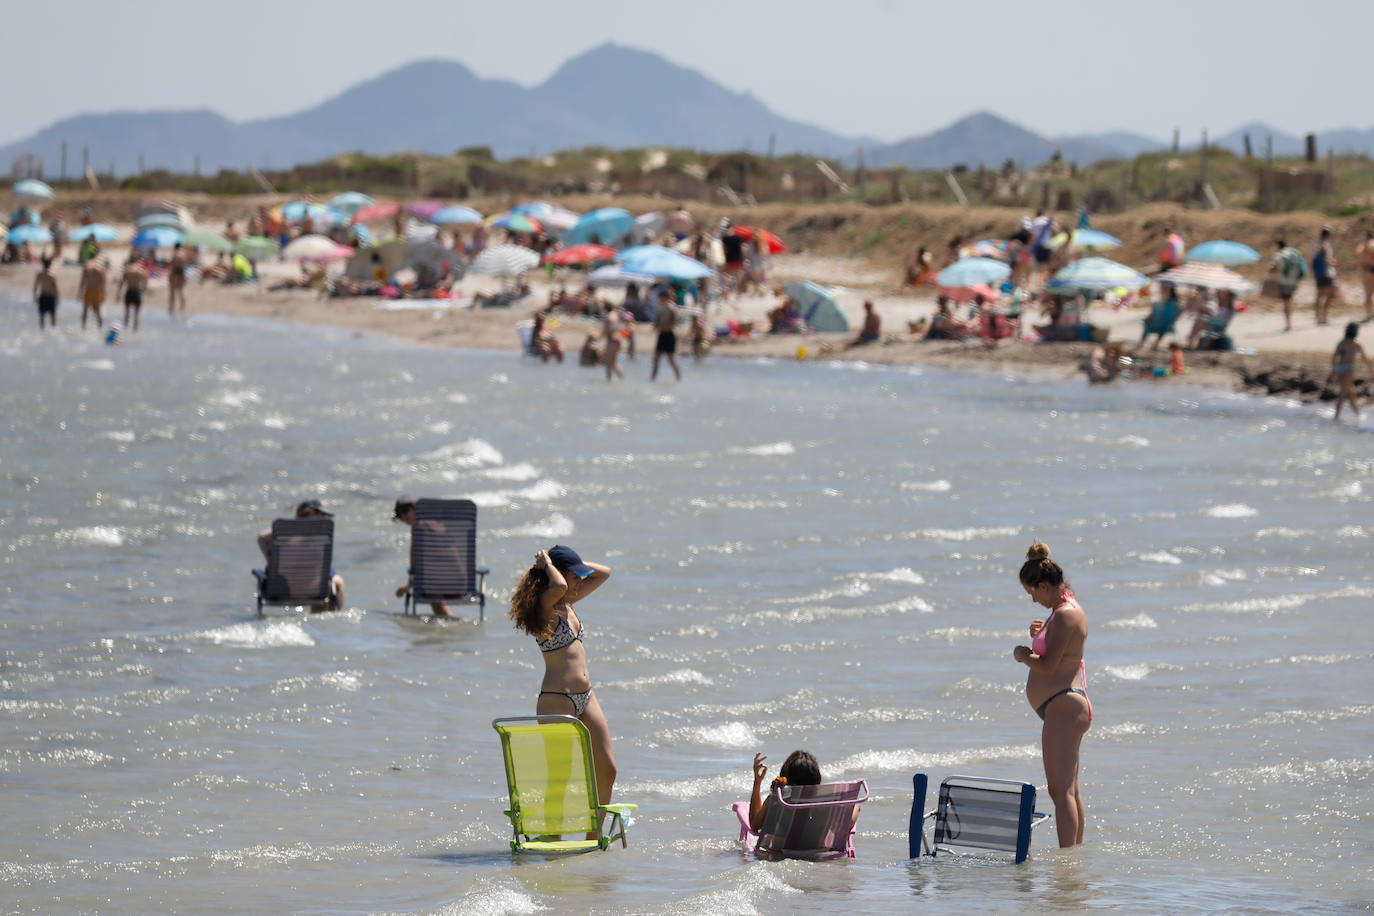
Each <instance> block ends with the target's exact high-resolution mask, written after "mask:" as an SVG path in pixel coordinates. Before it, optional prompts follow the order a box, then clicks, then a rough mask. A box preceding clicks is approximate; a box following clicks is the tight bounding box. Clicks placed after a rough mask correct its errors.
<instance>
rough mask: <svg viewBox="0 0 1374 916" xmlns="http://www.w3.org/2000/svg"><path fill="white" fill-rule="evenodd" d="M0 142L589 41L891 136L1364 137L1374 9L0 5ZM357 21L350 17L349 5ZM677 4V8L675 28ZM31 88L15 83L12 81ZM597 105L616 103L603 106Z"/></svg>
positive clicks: (509, 64)
mask: <svg viewBox="0 0 1374 916" xmlns="http://www.w3.org/2000/svg"><path fill="white" fill-rule="evenodd" d="M5 5H6V11H5V14H4V18H5V33H6V34H5V39H4V49H5V50H4V54H5V58H6V64H7V67H6V80H5V89H4V90H3V95H0V112H3V117H0V143H8V142H10V141H13V140H16V139H19V138H21V137H24V136H28V135H29V134H30V133H32V132H33V131H35V130H37V129H39V128H41V127H44V126H46V125H47V124H49V123H51V122H53V121H55V120H58V119H59V118H62V117H66V116H69V115H73V114H78V113H85V112H108V111H113V110H127V109H165V108H202V107H206V108H211V109H214V110H216V111H219V112H220V113H222V114H224V115H227V116H228V117H231V118H234V119H236V120H243V119H247V118H254V117H260V116H264V115H276V114H285V113H288V112H291V111H295V110H298V109H301V108H304V107H308V106H310V105H313V104H315V103H317V102H320V101H322V100H324V99H326V98H328V97H330V96H332V95H335V94H337V93H338V92H340V91H341V90H343V89H345V88H346V87H348V86H349V85H352V84H353V83H356V82H358V81H361V80H364V79H367V78H370V77H372V76H376V75H377V74H379V73H382V72H384V71H386V70H388V69H390V68H392V67H395V66H397V65H400V64H403V63H407V62H409V61H412V60H416V59H418V58H429V57H441V58H448V59H453V60H459V61H462V62H463V63H465V64H467V65H468V66H469V67H471V68H472V69H473V70H474V71H476V72H477V73H478V75H480V76H484V77H500V78H504V79H510V80H514V81H515V82H518V83H521V84H524V85H534V84H536V83H538V82H540V81H542V80H543V79H545V78H546V77H548V76H549V75H550V74H552V72H553V71H554V70H555V69H557V67H558V66H559V65H560V64H561V63H563V61H565V60H567V59H568V58H569V57H571V56H573V55H576V54H578V53H580V52H582V51H585V50H587V49H589V48H592V47H595V46H596V45H598V44H601V43H603V42H606V41H615V42H618V43H621V44H626V45H630V46H633V47H637V48H642V49H645V50H651V51H654V52H656V53H658V54H661V55H662V56H664V57H666V58H668V59H669V60H672V61H674V62H676V63H678V64H681V65H683V66H687V67H690V68H692V69H695V70H699V71H701V72H702V73H705V74H707V75H708V76H710V77H712V78H713V79H715V80H717V81H719V82H721V83H724V84H726V85H728V86H730V87H732V88H734V89H737V90H740V91H748V92H751V93H753V94H754V95H755V96H756V97H758V98H759V99H761V100H762V101H763V102H764V103H765V104H767V105H768V106H770V107H771V108H773V109H774V110H775V111H777V112H779V113H780V114H783V115H786V116H787V117H790V118H794V119H797V120H802V121H807V122H811V123H814V124H817V125H820V126H822V127H825V128H828V129H830V130H834V131H837V132H841V133H846V134H855V135H861V134H862V135H869V136H873V137H876V138H878V139H881V140H897V139H901V138H903V137H908V136H912V135H914V134H921V133H926V132H928V131H930V130H932V129H936V128H939V127H942V126H944V125H945V124H948V123H949V122H950V121H953V120H955V119H956V118H959V117H961V116H962V115H965V114H968V113H970V112H972V111H976V110H980V109H989V110H992V111H995V112H997V113H999V114H1001V115H1003V116H1005V117H1008V118H1010V119H1011V120H1013V121H1016V122H1018V123H1021V124H1023V125H1025V126H1026V127H1029V128H1031V129H1032V130H1036V131H1039V132H1041V133H1045V134H1050V135H1060V134H1071V133H1082V132H1100V131H1105V130H1113V129H1125V130H1132V131H1135V132H1138V133H1143V134H1146V135H1147V136H1152V137H1156V138H1159V139H1167V138H1168V136H1169V135H1170V133H1171V132H1172V130H1173V129H1174V128H1175V127H1179V128H1181V129H1182V130H1183V133H1184V137H1185V140H1188V141H1192V140H1194V139H1195V138H1196V136H1197V135H1198V134H1199V133H1200V131H1201V130H1202V129H1203V128H1204V127H1206V128H1208V129H1210V131H1211V133H1212V135H1213V136H1216V135H1219V134H1222V133H1225V132H1226V131H1229V130H1231V129H1232V128H1234V127H1236V126H1237V125H1239V124H1241V123H1243V122H1246V121H1250V120H1262V121H1267V122H1269V123H1271V124H1273V125H1274V126H1275V127H1277V128H1279V129H1280V130H1284V131H1286V132H1289V133H1293V134H1301V133H1304V132H1306V131H1309V130H1318V131H1320V130H1322V129H1327V128H1335V127H1370V126H1374V111H1371V110H1370V108H1369V106H1367V105H1363V104H1361V103H1360V96H1359V94H1358V90H1357V87H1359V86H1362V85H1365V84H1366V83H1367V82H1368V80H1369V76H1370V74H1369V70H1370V65H1369V60H1370V55H1369V54H1368V53H1366V52H1365V47H1366V46H1367V45H1368V44H1369V43H1370V42H1372V41H1374V0H1326V2H1322V0H1316V2H1308V3H1299V2H1294V0H1248V2H1240V0H1145V2H1140V3H1126V2H1122V0H1093V2H1087V0H1062V2H1055V0H1046V2H1040V3H1032V2H1020V3H1011V2H1001V0H973V2H969V0H948V2H943V3H926V2H909V0H835V2H820V0H786V2H760V0H753V2H750V0H729V2H715V0H696V2H692V0H687V2H678V3H675V4H673V5H672V6H671V7H670V6H669V5H668V4H666V3H663V2H658V0H625V2H621V0H558V2H545V0H496V2H492V0H484V2H480V3H473V2H466V0H387V2H385V3H381V2H377V0H369V2H365V3H364V2H351V0H331V2H316V0H269V2H263V0H232V2H225V3H204V2H187V0H175V2H170V0H141V2H139V3H136V4H133V5H119V4H110V3H108V2H90V0H63V2H60V3H39V2H24V0H14V2H6V4H5ZM351 9H352V10H356V11H355V12H350V10H351ZM670 10H675V11H676V12H670ZM20 74H26V76H22V77H21V76H20ZM607 104H608V105H611V104H614V94H613V93H611V94H610V95H609V96H608V99H607Z"/></svg>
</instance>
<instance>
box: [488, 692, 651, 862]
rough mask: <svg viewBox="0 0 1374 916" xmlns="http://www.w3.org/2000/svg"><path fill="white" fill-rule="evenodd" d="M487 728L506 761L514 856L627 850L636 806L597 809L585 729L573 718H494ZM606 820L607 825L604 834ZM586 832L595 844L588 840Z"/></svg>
mask: <svg viewBox="0 0 1374 916" xmlns="http://www.w3.org/2000/svg"><path fill="white" fill-rule="evenodd" d="M491 727H492V728H494V729H496V733H497V734H498V735H500V736H501V753H502V754H503V755H504V756H505V759H506V785H507V786H508V787H509V789H510V808H509V809H507V810H506V812H505V814H506V816H507V817H509V818H510V822H511V828H512V830H513V831H514V834H515V836H514V838H513V839H512V840H511V842H510V848H511V851H512V852H536V853H546V854H555V855H556V854H565V853H578V852H591V851H592V850H594V849H605V848H606V847H608V846H610V845H611V842H612V841H613V840H620V845H621V846H625V845H627V844H626V841H625V831H626V829H627V828H628V827H629V819H628V816H629V813H630V812H631V811H636V810H638V809H639V806H638V805H626V804H619V805H601V804H597V798H596V770H595V766H594V765H593V761H592V738H591V734H590V733H589V732H588V731H587V726H585V725H583V724H582V723H581V722H579V721H578V720H577V719H574V718H573V717H572V716H515V717H512V718H505V719H495V720H493V721H492V723H491ZM608 815H609V817H610V826H609V827H608V828H604V829H603V823H602V822H603V820H604V819H605V818H606V817H607V816H608ZM589 833H591V834H594V835H595V836H596V839H591V840H589V839H586V835H587V834H589ZM565 836H570V837H571V838H569V839H564V837H565Z"/></svg>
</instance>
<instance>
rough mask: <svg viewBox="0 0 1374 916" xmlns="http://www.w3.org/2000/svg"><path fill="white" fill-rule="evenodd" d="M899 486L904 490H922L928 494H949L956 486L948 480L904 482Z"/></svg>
mask: <svg viewBox="0 0 1374 916" xmlns="http://www.w3.org/2000/svg"><path fill="white" fill-rule="evenodd" d="M898 486H899V487H900V488H901V489H903V490H922V491H924V492H926V493H948V492H949V491H950V490H953V489H954V484H952V483H950V482H949V481H948V480H903V481H902V482H901V483H900V484H898Z"/></svg>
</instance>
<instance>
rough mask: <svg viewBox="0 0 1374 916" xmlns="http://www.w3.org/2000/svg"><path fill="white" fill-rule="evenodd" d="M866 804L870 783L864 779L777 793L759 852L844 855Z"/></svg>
mask: <svg viewBox="0 0 1374 916" xmlns="http://www.w3.org/2000/svg"><path fill="white" fill-rule="evenodd" d="M866 801H868V783H866V782H865V781H864V780H862V779H860V780H858V781H857V782H835V783H827V784H824V785H819V786H781V787H779V788H777V789H774V790H773V794H772V795H771V796H770V803H769V805H768V809H767V810H766V811H765V812H764V816H763V824H762V825H760V827H759V842H758V846H757V847H755V848H756V851H760V852H776V853H783V854H786V855H791V856H826V855H843V854H845V853H846V852H847V851H848V849H849V837H850V834H852V833H853V832H854V823H855V821H857V820H858V818H859V805H861V804H862V803H863V802H866Z"/></svg>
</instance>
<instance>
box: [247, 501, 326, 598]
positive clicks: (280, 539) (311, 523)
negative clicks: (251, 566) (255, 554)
mask: <svg viewBox="0 0 1374 916" xmlns="http://www.w3.org/2000/svg"><path fill="white" fill-rule="evenodd" d="M333 563H334V520H333V519H332V518H279V519H277V520H276V521H274V522H273V523H272V546H271V548H270V549H269V551H268V554H267V568H266V569H255V570H253V578H254V579H256V580H257V584H258V616H259V617H261V616H263V613H262V609H263V606H264V605H275V606H277V607H289V606H295V605H308V606H310V607H321V606H328V608H329V609H330V610H338V607H339V601H338V596H337V595H335V594H334V591H333V587H332V586H333V580H334V572H333Z"/></svg>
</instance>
